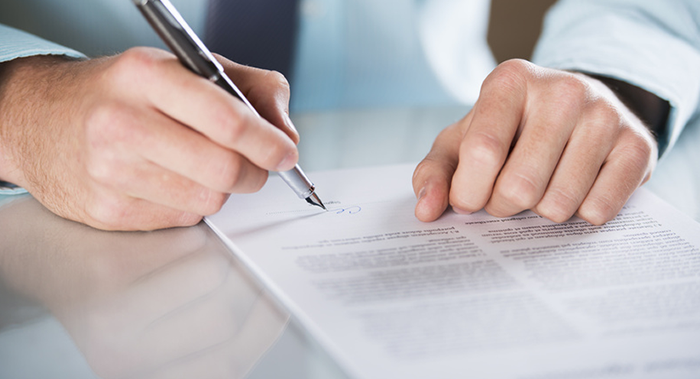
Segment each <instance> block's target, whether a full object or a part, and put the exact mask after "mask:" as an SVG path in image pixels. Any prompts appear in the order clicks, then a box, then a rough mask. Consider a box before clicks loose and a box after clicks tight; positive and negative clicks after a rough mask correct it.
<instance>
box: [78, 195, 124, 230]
mask: <svg viewBox="0 0 700 379" xmlns="http://www.w3.org/2000/svg"><path fill="white" fill-rule="evenodd" d="M86 213H87V215H88V217H89V218H90V219H91V220H93V223H92V224H95V225H98V226H100V227H101V228H103V229H109V230H115V229H121V228H122V227H123V226H124V225H125V220H126V218H127V215H128V214H129V204H127V202H126V201H124V200H121V199H119V198H117V197H114V196H109V195H107V196H100V197H97V198H93V199H92V201H90V202H89V205H88V206H87V208H86Z"/></svg>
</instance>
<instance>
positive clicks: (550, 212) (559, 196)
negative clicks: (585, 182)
mask: <svg viewBox="0 0 700 379" xmlns="http://www.w3.org/2000/svg"><path fill="white" fill-rule="evenodd" d="M578 204H579V200H578V199H577V198H576V196H575V195H573V194H571V193H569V192H568V191H565V190H563V189H560V188H551V189H548V190H547V193H546V194H545V197H544V199H543V200H542V201H541V202H540V203H539V204H537V206H536V207H535V208H536V211H537V213H538V214H539V215H540V216H542V217H545V218H547V219H550V220H552V221H554V222H564V221H567V220H568V219H570V218H571V216H573V215H574V213H575V212H576V209H577V208H578Z"/></svg>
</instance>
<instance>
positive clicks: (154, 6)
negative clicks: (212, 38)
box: [133, 0, 326, 209]
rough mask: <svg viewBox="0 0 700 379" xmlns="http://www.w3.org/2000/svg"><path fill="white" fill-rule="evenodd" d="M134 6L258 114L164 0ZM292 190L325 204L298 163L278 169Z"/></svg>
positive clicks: (186, 57)
mask: <svg viewBox="0 0 700 379" xmlns="http://www.w3.org/2000/svg"><path fill="white" fill-rule="evenodd" d="M133 1H134V4H136V7H138V8H139V10H140V11H141V13H143V15H144V17H146V20H148V23H149V24H151V26H152V27H153V29H155V31H156V32H157V33H158V35H159V36H160V38H161V39H163V42H165V44H166V45H168V47H169V48H170V50H172V52H173V53H174V54H175V55H176V56H177V57H178V59H179V60H180V62H181V63H182V64H183V65H184V66H185V67H187V68H189V69H190V70H192V71H193V72H194V73H196V74H198V75H200V76H203V77H205V78H207V79H209V80H210V81H212V82H213V83H216V84H217V85H219V86H220V87H221V88H223V89H225V90H226V91H227V92H228V93H230V94H231V95H233V96H235V97H237V98H239V99H240V100H241V101H242V102H244V103H245V105H247V106H248V108H250V110H251V111H253V113H255V114H256V115H257V116H258V117H260V114H259V113H258V111H256V110H255V108H253V106H252V105H251V104H250V102H249V101H248V99H246V98H245V96H243V93H241V91H240V90H239V89H238V87H236V85H235V84H233V82H232V81H231V79H230V78H229V77H228V76H227V75H226V74H225V73H224V68H223V67H222V66H221V64H220V63H219V62H218V61H217V60H216V58H214V56H213V55H212V54H211V52H210V51H209V49H207V47H206V46H204V43H202V41H201V40H200V39H199V37H197V35H196V34H195V33H194V32H193V31H192V29H191V28H190V27H189V25H187V23H186V22H185V20H184V19H183V18H182V16H180V13H179V12H178V11H177V9H175V7H174V6H173V5H172V4H171V3H170V1H168V0H133ZM279 176H280V177H281V178H282V180H284V181H285V182H286V183H287V185H289V187H291V188H292V190H294V192H295V193H296V194H297V195H299V197H301V198H302V199H305V200H306V201H307V202H308V203H309V204H312V205H316V206H319V207H321V208H323V209H326V207H325V206H324V205H323V202H321V199H320V198H319V197H318V195H316V192H315V187H314V184H313V183H311V181H310V180H309V178H308V177H307V176H306V174H304V171H302V170H301V167H299V165H296V166H294V168H293V169H291V170H289V171H283V172H279Z"/></svg>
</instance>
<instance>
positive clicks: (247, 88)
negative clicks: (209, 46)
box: [214, 54, 299, 143]
mask: <svg viewBox="0 0 700 379" xmlns="http://www.w3.org/2000/svg"><path fill="white" fill-rule="evenodd" d="M214 55H215V56H216V58H217V59H218V60H219V62H221V65H222V66H223V67H224V70H225V71H226V75H228V76H229V77H230V78H231V80H232V81H233V82H234V83H236V85H237V86H238V88H239V89H240V90H241V91H242V92H243V94H244V95H245V96H246V97H247V98H248V100H249V101H250V102H251V104H252V105H253V107H255V109H256V110H257V111H258V112H259V113H260V115H261V116H262V117H263V118H264V119H266V120H267V121H269V122H270V123H272V124H273V125H275V126H276V127H278V128H280V130H282V131H283V132H285V133H286V134H287V135H288V136H289V137H290V138H291V139H292V141H294V143H299V133H298V132H297V130H296V128H295V127H294V124H293V123H292V120H291V119H290V118H289V94H290V89H289V82H288V81H287V79H286V78H285V77H284V75H282V74H281V73H279V72H277V71H269V70H263V69H259V68H255V67H250V66H244V65H240V64H237V63H234V62H232V61H230V60H228V59H226V58H224V57H222V56H220V55H217V54H214Z"/></svg>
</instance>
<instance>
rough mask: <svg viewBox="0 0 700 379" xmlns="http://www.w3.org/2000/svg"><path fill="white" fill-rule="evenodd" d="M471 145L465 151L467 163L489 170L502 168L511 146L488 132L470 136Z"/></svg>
mask: <svg viewBox="0 0 700 379" xmlns="http://www.w3.org/2000/svg"><path fill="white" fill-rule="evenodd" d="M469 139H470V143H469V144H468V145H465V146H468V147H467V148H466V151H464V157H465V158H466V159H467V162H472V164H475V165H480V166H484V167H487V168H494V167H500V166H501V165H502V164H503V161H504V160H505V154H506V153H507V152H508V149H509V148H510V146H509V144H507V143H506V142H504V141H503V140H501V139H499V138H498V137H497V136H495V135H493V134H491V133H488V132H477V133H476V134H474V135H471V136H469Z"/></svg>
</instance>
